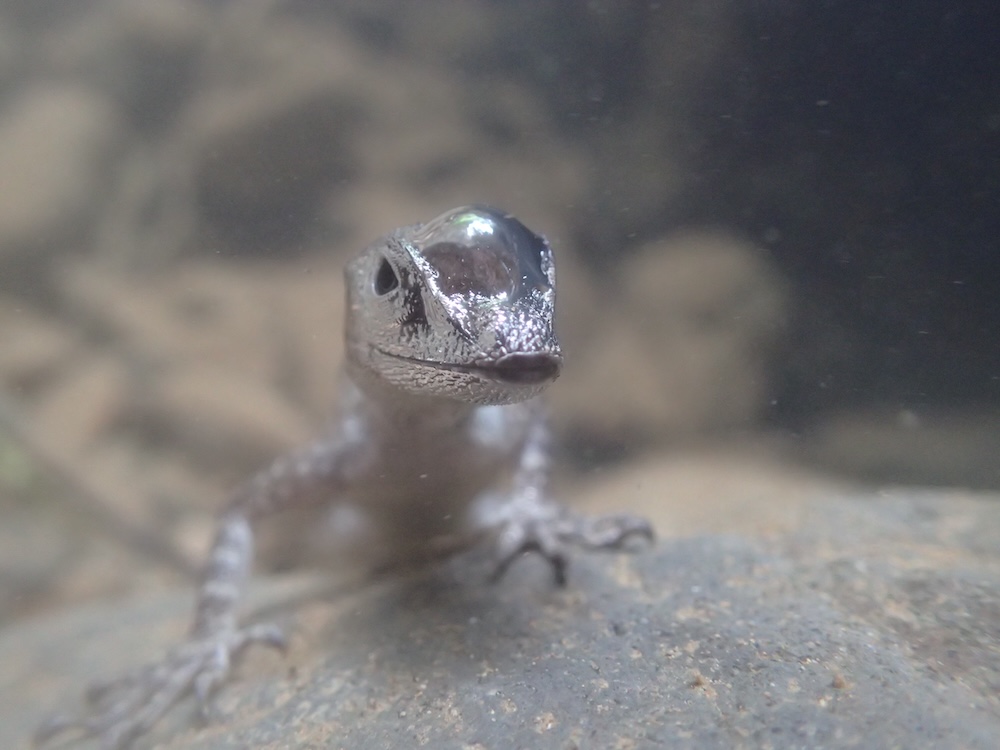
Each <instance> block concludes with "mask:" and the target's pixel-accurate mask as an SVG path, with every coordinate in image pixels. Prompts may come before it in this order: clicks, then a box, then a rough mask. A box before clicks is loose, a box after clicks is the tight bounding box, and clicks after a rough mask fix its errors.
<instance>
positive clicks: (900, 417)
mask: <svg viewBox="0 0 1000 750" xmlns="http://www.w3.org/2000/svg"><path fill="white" fill-rule="evenodd" d="M994 15H995V8H994V7H993V6H992V5H991V4H990V3H987V2H985V0H982V1H980V2H974V1H972V0H969V1H967V2H961V3H948V4H943V3H935V2H929V1H924V0H913V1H911V2H908V3H891V2H888V1H886V2H874V3H873V2H865V3H862V2H852V1H850V0H843V1H841V2H822V3H795V2H787V1H786V0H765V1H763V2H760V1H758V2H750V1H749V0H744V1H740V0H729V1H728V2H722V1H721V0H699V1H698V2H691V1H683V0H665V1H663V2H614V1H612V0H594V1H591V2H580V1H578V0H504V1H500V0H492V1H491V0H465V1H463V2H447V1H444V0H423V1H422V2H420V3H415V2H405V1H404V0H339V1H338V2H326V1H323V0H285V1H280V0H238V1H237V0H233V1H232V2H223V1H222V0H214V1H212V0H201V1H200V2H198V1H196V0H190V1H187V2H181V1H177V0H158V1H156V2H153V1H151V2H135V0H80V1H78V2H74V3H65V2H55V1H54V0H30V1H29V0H4V2H0V414H2V416H3V421H2V424H0V513H2V514H3V516H2V517H3V523H2V524H0V621H2V620H10V619H12V618H16V617H20V616H23V615H26V614H29V613H38V612H42V611H46V610H49V609H52V608H53V607H55V606H57V605H59V606H62V605H65V604H67V603H72V602H80V601H85V600H91V599H94V598H97V597H103V596H123V595H128V594H133V593H135V592H137V591H140V590H143V589H145V588H148V587H149V586H151V585H161V584H163V585H167V584H169V583H176V582H178V581H179V580H183V579H184V578H185V577H186V576H188V575H189V574H190V569H191V567H192V566H193V565H194V564H195V563H196V561H198V560H199V559H201V557H202V555H203V554H204V550H205V547H206V545H207V540H208V536H209V534H210V531H211V527H212V522H211V519H212V514H213V512H214V510H215V509H216V508H218V507H219V506H220V505H221V504H222V503H223V501H224V499H225V496H226V492H227V490H228V489H229V488H231V487H232V486H233V484H235V483H236V482H238V481H239V480H240V479H241V478H244V477H246V476H247V475H248V474H250V473H251V472H253V471H254V470H255V469H257V468H260V467H261V466H262V465H264V464H266V463H267V462H268V461H269V460H270V459H271V458H272V457H274V456H275V455H277V454H279V453H281V452H283V451H285V450H287V449H289V448H290V447H292V446H294V445H297V444H301V443H303V442H305V441H307V440H308V439H309V438H310V436H312V435H314V434H315V433H316V432H318V431H319V430H320V429H321V428H322V426H323V424H324V422H325V421H326V420H327V419H329V418H332V417H333V407H334V401H335V394H336V384H337V372H338V364H339V361H340V354H341V324H342V319H343V311H342V306H343V299H342V290H341V280H340V269H341V266H342V264H343V262H344V261H345V259H347V258H349V257H350V256H351V255H353V254H354V253H355V252H357V251H358V250H359V249H360V248H362V247H363V246H364V245H366V244H367V243H368V242H369V241H371V240H372V239H374V238H376V237H378V236H380V235H382V234H384V233H385V232H387V231H389V230H391V229H392V228H394V227H397V226H401V225H405V224H411V223H415V222H420V221H424V220H427V219H429V218H432V217H434V216H436V215H437V214H439V213H441V212H442V211H443V210H445V209H447V208H450V207H452V206H456V205H461V204H465V203H472V202H485V203H489V204H494V205H497V206H499V207H502V208H504V209H507V210H509V211H510V212H512V213H514V214H515V215H517V216H518V217H519V218H520V219H521V220H522V221H524V222H525V223H526V224H527V225H528V226H530V227H531V228H533V229H534V230H536V231H538V232H541V233H544V234H545V235H547V236H548V237H549V239H550V240H551V241H552V243H553V244H554V246H555V248H556V253H557V259H558V263H559V266H558V273H559V306H560V310H559V316H560V319H559V329H560V334H561V337H562V339H563V344H564V348H565V350H566V354H567V364H566V368H565V374H564V376H563V377H562V378H561V379H560V380H559V382H558V383H557V384H556V385H555V386H554V387H553V388H552V389H551V394H550V395H551V397H550V399H549V401H550V404H551V409H552V412H553V418H554V422H555V427H556V430H557V433H558V437H559V443H560V445H561V448H560V453H559V456H558V459H559V460H558V464H559V477H560V487H561V488H562V489H561V495H562V496H565V497H566V499H567V500H573V499H575V498H579V499H580V502H582V503H583V504H584V505H587V504H588V502H590V501H588V498H591V499H592V503H593V504H594V505H595V507H596V506H597V505H600V504H601V503H604V504H605V505H607V506H609V507H618V508H625V507H631V504H632V503H631V501H630V500H629V497H628V496H629V493H632V495H633V496H637V497H641V498H642V499H643V501H644V502H646V503H647V504H649V503H652V504H655V503H662V504H664V505H667V504H673V506H675V508H676V515H675V519H676V523H674V524H672V525H671V527H670V528H661V533H663V534H665V535H667V534H672V533H686V532H688V531H696V530H698V531H700V530H705V529H709V530H711V529H715V528H719V525H720V524H722V525H723V526H724V523H725V518H721V519H720V518H719V517H720V516H723V517H728V516H730V515H732V514H731V513H716V512H713V509H714V510H717V509H718V506H717V505H713V499H714V498H716V497H718V496H720V495H723V494H726V495H728V496H731V497H733V498H735V499H736V500H737V501H738V502H736V503H734V504H733V505H732V506H731V508H738V509H740V510H739V511H738V513H737V514H742V517H743V519H744V521H745V522H747V523H762V524H765V525H766V524H772V525H779V526H780V524H781V516H782V512H783V511H782V510H781V508H782V507H783V506H781V505H780V503H779V504H778V505H775V502H776V499H777V498H779V497H786V498H787V497H789V496H792V495H795V494H796V493H801V492H803V491H804V490H803V489H802V488H803V487H806V486H809V482H811V481H813V479H814V478H816V477H824V478H826V479H828V480H829V481H840V482H861V483H874V484H877V485H879V486H888V485H894V484H895V485H898V484H919V485H934V486H956V487H969V488H993V489H996V488H997V487H1000V460H998V456H1000V398H998V396H1000V345H998V323H1000V305H998V304H997V298H998V291H1000V274H998V271H1000V259H998V248H997V238H998V236H1000V218H998V217H1000V210H998V209H1000V205H998V201H1000V163H998V162H1000V90H998V83H997V81H998V80H1000V77H998V75H997V74H998V72H1000V53H998V51H997V49H998V48H997V45H996V24H995V21H993V20H991V17H992V16H994ZM633 467H638V468H635V469H634V470H633ZM629 472H632V473H629ZM803 477H809V478H810V479H809V480H808V481H807V480H806V479H803ZM594 497H597V498H598V499H596V500H593V498H594ZM698 507H705V508H708V509H709V510H708V511H704V512H703V514H702V515H701V516H698V515H697V512H695V511H693V510H692V509H693V508H695V509H696V508H698ZM692 513H694V515H691V514H692ZM685 514H687V515H685ZM709 515H714V516H716V517H714V518H709ZM685 519H687V520H685ZM686 524H687V525H686ZM266 546H267V543H265V547H266ZM272 551H273V556H272V563H271V564H272V566H274V567H283V566H285V565H289V564H291V563H292V562H293V561H292V560H291V559H290V558H289V557H288V554H287V552H286V553H282V552H281V551H280V549H278V548H277V546H276V547H275V550H272Z"/></svg>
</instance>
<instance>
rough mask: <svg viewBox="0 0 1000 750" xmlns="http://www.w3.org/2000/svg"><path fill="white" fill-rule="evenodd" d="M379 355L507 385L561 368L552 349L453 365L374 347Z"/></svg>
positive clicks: (546, 377) (544, 379) (538, 379)
mask: <svg viewBox="0 0 1000 750" xmlns="http://www.w3.org/2000/svg"><path fill="white" fill-rule="evenodd" d="M378 351H379V352H380V353H381V354H383V355H385V356H387V357H392V358H394V359H401V360H403V361H405V362H413V363H414V364H418V365H424V366H426V367H434V368H437V369H439V370H449V371H451V372H464V373H468V374H470V375H478V376H479V377H482V378H486V379H488V380H494V381H496V382H499V383H508V384H510V385H540V384H542V383H548V382H550V381H553V380H555V379H556V378H557V377H559V371H560V370H561V369H562V356H561V355H559V354H555V353H552V352H511V353H510V354H504V355H503V356H501V357H499V358H497V359H490V360H483V361H481V362H476V363H474V364H457V363H452V362H439V361H436V360H431V359H419V358H417V357H406V356H403V355H400V354H392V353H391V352H387V351H384V350H382V349H379V350H378Z"/></svg>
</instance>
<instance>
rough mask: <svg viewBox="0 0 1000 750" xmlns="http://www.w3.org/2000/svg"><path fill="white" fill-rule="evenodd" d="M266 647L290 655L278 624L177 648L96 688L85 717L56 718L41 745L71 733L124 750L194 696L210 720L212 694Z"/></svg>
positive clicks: (39, 736)
mask: <svg viewBox="0 0 1000 750" xmlns="http://www.w3.org/2000/svg"><path fill="white" fill-rule="evenodd" d="M254 643H260V644H263V645H266V646H270V647H271V648H276V649H278V650H281V651H284V649H285V646H286V642H285V637H284V635H283V633H282V632H281V630H280V629H279V628H278V627H276V626H274V625H251V626H249V627H247V628H243V629H239V630H234V631H230V632H225V633H221V634H218V635H216V636H212V637H206V638H201V639H196V640H190V641H187V642H185V643H182V644H180V645H179V646H177V647H176V648H175V649H173V650H172V651H171V652H170V653H169V654H168V655H167V657H166V658H165V659H164V660H163V661H162V662H160V663H159V664H154V665H147V666H144V667H140V668H139V669H136V670H135V671H133V672H130V673H129V674H126V675H124V676H122V677H120V678H118V679H115V680H111V681H108V682H103V683H99V684H96V685H93V686H91V687H90V688H89V689H88V690H87V692H86V696H85V697H86V702H87V706H88V708H87V710H86V711H85V715H84V716H81V717H76V718H73V717H68V716H55V717H52V718H51V719H49V720H48V721H46V722H45V723H44V724H42V726H41V727H40V728H39V729H38V731H37V732H36V734H35V738H34V744H35V746H36V747H37V746H40V745H44V744H46V743H48V742H49V741H51V740H52V739H53V738H55V737H57V736H59V735H62V734H64V733H66V732H70V731H76V732H77V733H78V734H79V735H80V738H81V739H84V738H98V739H99V740H100V741H101V744H102V747H104V748H105V750H121V749H122V748H126V747H128V745H129V744H130V743H131V742H132V741H133V740H134V739H135V738H136V737H138V736H140V735H142V734H144V733H145V732H148V731H149V730H150V729H151V728H152V727H153V725H154V724H156V722H157V721H159V719H160V718H161V717H162V716H163V715H164V714H165V713H166V712H167V711H169V710H170V709H171V708H172V707H173V706H174V705H175V704H176V703H178V702H179V701H180V700H181V699H182V698H183V697H184V696H185V695H187V694H188V693H189V692H193V693H194V695H195V698H196V700H197V702H198V707H199V711H200V713H201V715H202V717H207V715H208V713H209V705H210V702H211V698H212V695H213V694H214V693H215V691H216V690H217V689H218V688H219V687H220V686H221V685H222V684H223V683H224V682H225V681H226V679H227V678H228V677H229V675H230V673H231V671H232V667H233V665H234V664H235V663H236V661H237V660H238V659H239V658H240V656H241V655H242V654H243V652H244V651H245V650H246V648H247V647H248V646H249V645H251V644H254Z"/></svg>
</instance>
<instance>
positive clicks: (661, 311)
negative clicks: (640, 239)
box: [552, 231, 788, 448]
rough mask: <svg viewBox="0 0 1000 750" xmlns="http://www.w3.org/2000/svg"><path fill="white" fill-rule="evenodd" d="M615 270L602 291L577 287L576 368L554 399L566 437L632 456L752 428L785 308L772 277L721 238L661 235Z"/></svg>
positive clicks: (572, 342)
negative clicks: (663, 444) (615, 446)
mask: <svg viewBox="0 0 1000 750" xmlns="http://www.w3.org/2000/svg"><path fill="white" fill-rule="evenodd" d="M615 270H616V271H617V274H614V273H612V274H610V275H609V277H608V278H607V279H606V280H605V282H604V284H603V287H601V288H599V287H598V286H597V285H596V284H595V285H592V286H591V288H590V289H587V287H586V286H584V285H581V284H579V283H574V284H573V287H575V294H572V291H573V290H572V289H571V295H570V296H574V297H576V300H575V302H573V303H571V304H573V312H574V313H575V315H574V316H572V317H567V318H566V319H565V320H566V326H565V327H564V328H563V333H564V339H565V345H566V350H567V359H568V360H569V361H570V362H571V363H572V366H571V367H567V373H566V376H565V378H563V379H562V380H560V382H559V384H558V386H557V387H555V388H553V389H552V400H553V402H554V403H555V404H556V411H557V415H559V418H560V423H561V424H562V426H563V432H565V433H570V434H575V435H576V436H577V437H579V436H581V435H582V436H594V439H595V440H597V441H598V442H601V441H604V442H615V441H619V442H627V443H629V444H630V446H631V447H633V448H634V447H635V445H636V444H637V443H642V442H644V441H649V440H660V441H662V440H664V439H669V438H671V437H676V436H684V437H689V436H691V435H698V434H705V433H710V432H713V431H715V432H717V431H721V430H726V429H732V428H739V427H743V426H746V425H749V424H754V423H756V422H757V421H758V420H759V419H760V417H761V416H762V415H763V414H764V412H765V410H766V409H767V406H768V397H769V394H770V392H771V385H772V384H771V377H770V376H771V370H770V368H771V362H772V359H773V354H774V352H775V350H776V348H777V344H778V342H779V340H780V337H781V335H782V333H783V331H784V320H785V315H786V314H787V308H788V301H787V299H786V290H785V287H784V284H783V282H782V280H781V279H780V278H779V276H778V274H777V273H776V272H775V270H774V269H773V268H771V266H770V265H768V264H767V263H766V262H765V260H764V259H763V258H762V257H761V256H760V254H759V253H758V252H757V251H756V250H755V249H754V248H753V247H752V246H750V245H748V244H747V243H746V242H744V241H741V240H739V239H737V238H735V237H732V236H728V235H725V234H722V233H719V232H714V231H713V232H709V231H689V232H687V233H683V234H678V235H674V236H668V237H665V238H663V239H661V240H658V241H656V242H653V243H650V244H648V245H646V246H644V247H643V248H641V249H640V251H639V252H638V254H637V255H635V256H633V257H629V258H625V259H623V260H622V261H621V262H620V263H619V264H617V266H616V268H615ZM571 280H572V279H571ZM581 295H582V296H585V297H586V298H587V301H588V302H589V307H586V308H585V307H584V306H583V305H581V303H580V296H581ZM623 373H627V374H626V375H625V376H624V377H625V378H626V379H627V381H628V383H629V387H628V388H621V383H622V378H623ZM595 393H600V394H602V397H601V398H599V399H595V398H593V394H595ZM562 415H566V416H562Z"/></svg>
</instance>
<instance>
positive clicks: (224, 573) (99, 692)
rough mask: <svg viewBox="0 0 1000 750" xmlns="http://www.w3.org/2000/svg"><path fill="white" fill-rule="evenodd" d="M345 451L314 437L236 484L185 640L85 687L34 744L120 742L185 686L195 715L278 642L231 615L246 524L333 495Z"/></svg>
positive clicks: (241, 575)
mask: <svg viewBox="0 0 1000 750" xmlns="http://www.w3.org/2000/svg"><path fill="white" fill-rule="evenodd" d="M349 453H351V451H349V450H348V447H347V446H346V445H345V443H344V442H343V441H342V440H331V441H328V442H324V443H319V444H316V445H314V446H312V447H310V448H309V449H307V450H303V451H300V452H297V453H293V454H290V455H288V456H286V457H284V458H281V459H279V460H277V461H275V462H274V463H273V464H272V465H271V467H270V468H268V469H267V470H265V471H263V472H261V473H260V474H258V475H257V476H255V477H254V478H253V479H252V480H250V481H249V482H248V483H246V484H245V485H243V486H242V487H241V488H240V489H239V490H238V491H237V492H236V493H235V494H234V495H233V497H232V498H231V500H230V502H229V505H228V507H227V509H226V510H225V512H224V513H223V514H222V516H221V517H220V520H219V525H218V529H217V531H216V534H215V539H214V541H213V544H212V549H211V553H210V555H209V559H208V563H207V565H206V566H205V570H204V573H203V576H202V580H201V584H200V586H199V588H198V595H197V604H196V606H195V616H194V620H193V624H192V627H191V631H190V633H189V636H188V638H187V639H186V640H185V641H183V642H181V643H180V644H178V645H177V646H176V647H175V648H173V649H172V650H171V651H169V652H168V653H167V655H166V657H165V658H164V659H163V660H162V661H161V662H159V663H155V664H151V665H147V666H144V667H141V668H139V669H137V670H135V671H134V672H131V673H129V674H126V675H124V676H122V677H119V678H117V679H114V680H111V681H108V682H105V683H102V684H99V685H94V686H92V687H91V688H90V689H89V690H88V691H87V694H86V698H87V703H88V706H87V710H86V711H85V713H84V715H83V716H79V717H55V718H53V719H50V720H49V721H48V722H46V723H45V724H44V725H43V726H42V727H41V728H40V729H39V731H38V733H37V735H36V738H35V741H36V743H37V744H41V743H44V742H47V741H48V740H50V739H52V738H53V737H55V736H56V735H60V734H62V733H64V732H68V731H72V730H76V731H78V732H79V733H80V734H81V735H82V736H83V737H95V738H99V739H100V741H101V743H102V745H103V746H104V747H105V748H107V749H108V750H115V749H117V748H123V747H126V746H128V745H129V744H130V743H131V742H132V741H133V740H134V739H135V738H137V737H138V736H140V735H142V734H144V733H146V732H148V731H149V730H150V729H151V728H152V726H153V725H154V724H155V723H156V722H157V721H158V720H159V719H160V718H161V717H162V716H163V715H164V714H165V713H166V712H167V711H168V710H170V708H171V707H172V706H174V705H175V704H176V703H177V702H178V701H180V700H181V699H182V698H183V697H185V696H186V695H187V694H188V693H190V692H193V693H194V694H195V696H196V698H197V700H198V703H199V707H200V708H201V711H202V714H203V715H204V714H205V713H207V708H208V704H209V699H210V697H211V695H212V694H213V693H214V691H215V690H216V689H217V688H218V687H219V686H220V685H222V684H223V683H224V682H225V680H226V679H227V678H228V677H229V675H230V673H231V670H232V667H233V666H234V665H235V663H236V662H237V661H238V660H239V658H240V656H241V654H242V653H243V652H244V650H245V649H246V648H247V647H248V646H250V645H251V644H254V643H261V644H264V645H267V646H271V647H275V648H284V644H285V640H284V636H283V634H282V632H281V630H280V629H279V628H278V627H276V626H274V625H269V624H255V625H250V626H246V627H240V626H239V624H238V621H237V608H238V604H239V600H240V598H241V594H242V591H243V588H244V585H245V583H246V580H247V577H248V576H249V573H250V569H251V566H252V563H253V556H254V555H253V525H254V524H255V523H256V522H257V521H258V520H260V519H262V518H265V517H267V516H270V515H273V514H275V513H277V512H279V511H282V510H286V509H290V508H293V507H303V506H306V505H312V504H318V503H323V502H328V501H329V500H330V499H331V498H332V497H335V496H336V495H337V494H339V492H340V491H341V490H342V489H343V484H344V481H345V476H344V473H345V472H344V468H343V467H344V466H345V463H346V462H347V460H348V459H349V456H348V454H349ZM353 458H356V457H353Z"/></svg>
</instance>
